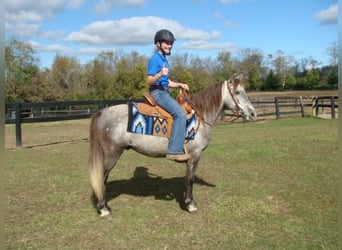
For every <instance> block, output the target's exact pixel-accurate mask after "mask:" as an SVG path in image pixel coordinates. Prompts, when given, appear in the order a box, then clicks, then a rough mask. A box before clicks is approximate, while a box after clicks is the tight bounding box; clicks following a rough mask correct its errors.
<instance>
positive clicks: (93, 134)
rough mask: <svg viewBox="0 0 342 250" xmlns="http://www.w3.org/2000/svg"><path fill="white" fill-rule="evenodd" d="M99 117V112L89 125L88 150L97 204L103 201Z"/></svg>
mask: <svg viewBox="0 0 342 250" xmlns="http://www.w3.org/2000/svg"><path fill="white" fill-rule="evenodd" d="M100 116H101V111H98V112H96V113H95V114H94V115H93V117H92V119H91V123H90V138H89V140H90V148H89V160H88V168H89V175H90V181H91V186H92V188H93V192H94V194H95V196H96V198H97V199H98V201H99V202H102V201H104V170H103V150H102V146H101V143H100V138H99V136H100V135H99V133H98V128H97V121H98V119H99V117H100Z"/></svg>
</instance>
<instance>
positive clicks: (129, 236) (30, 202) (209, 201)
mask: <svg viewBox="0 0 342 250" xmlns="http://www.w3.org/2000/svg"><path fill="white" fill-rule="evenodd" d="M88 126H89V120H80V121H67V122H52V123H39V124H38V123H37V124H24V125H23V148H21V149H15V133H14V126H13V125H6V127H5V137H6V150H5V160H6V164H4V167H3V169H4V176H5V178H4V180H5V184H4V186H5V198H6V199H5V209H6V216H5V226H4V231H5V245H6V247H7V248H8V249H310V250H311V249H337V231H338V229H337V228H338V225H337V192H338V191H337V186H338V185H337V183H338V174H337V172H338V166H337V141H338V140H337V121H336V120H323V119H315V118H294V119H281V120H270V121H263V122H255V123H236V124H227V125H217V126H215V127H214V129H213V138H212V142H211V144H210V145H209V148H208V149H207V150H206V151H205V152H203V154H202V158H201V161H200V164H199V170H198V173H197V174H198V180H197V182H196V184H195V185H194V196H195V199H196V202H197V203H198V208H199V211H198V212H196V213H193V214H190V213H188V212H186V211H184V210H183V209H182V199H183V198H182V197H183V192H184V190H185V187H184V174H185V167H184V165H182V164H176V163H173V162H169V161H167V160H165V159H154V158H147V157H144V156H142V155H139V154H137V153H135V152H133V151H127V152H126V153H125V154H124V155H123V157H122V158H121V159H120V161H119V163H118V165H117V167H116V168H115V169H114V170H113V171H112V172H111V175H110V179H109V184H108V188H107V191H108V193H109V199H108V200H109V201H108V203H109V205H110V206H111V208H112V212H113V216H112V219H110V220H105V219H101V218H100V217H99V215H98V214H97V213H96V211H95V209H94V207H93V205H92V202H91V188H90V184H89V181H88V172H87V157H88V140H87V137H88Z"/></svg>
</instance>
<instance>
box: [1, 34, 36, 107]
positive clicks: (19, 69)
mask: <svg viewBox="0 0 342 250" xmlns="http://www.w3.org/2000/svg"><path fill="white" fill-rule="evenodd" d="M7 44H8V45H6V47H5V100H6V102H15V101H27V98H26V88H27V86H28V85H29V84H30V83H31V80H32V77H34V76H36V75H37V74H38V73H39V67H38V64H39V59H38V58H37V57H36V56H35V51H34V50H33V48H32V47H31V45H30V44H28V43H25V42H22V41H19V40H17V39H15V38H10V39H9V40H8V41H7Z"/></svg>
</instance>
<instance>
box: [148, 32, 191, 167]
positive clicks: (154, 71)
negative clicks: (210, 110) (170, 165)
mask: <svg viewBox="0 0 342 250" xmlns="http://www.w3.org/2000/svg"><path fill="white" fill-rule="evenodd" d="M175 40H176V39H175V38H174V36H173V34H172V32H170V31H169V30H166V29H162V30H159V31H158V32H157V33H156V34H155V36H154V44H155V45H156V48H157V49H156V52H155V53H154V55H153V56H152V57H151V59H150V61H149V63H148V69H147V83H148V85H149V86H150V89H149V91H150V94H151V96H152V97H153V98H154V100H155V101H156V102H157V103H158V104H159V106H161V107H163V108H164V109H165V110H167V111H168V112H169V113H170V114H171V115H172V116H173V119H174V120H173V124H172V132H171V136H170V141H169V145H168V149H167V154H166V159H168V160H175V161H186V160H188V159H190V155H189V154H187V153H184V151H183V144H184V137H185V132H186V118H185V114H184V111H183V110H182V109H181V107H180V106H179V104H178V103H177V102H176V100H175V99H174V98H172V97H171V96H170V92H169V88H178V87H180V88H182V89H184V90H187V91H188V90H189V87H188V85H187V84H184V83H180V82H174V81H172V80H170V79H169V63H168V61H167V59H166V56H167V55H170V54H171V49H172V46H173V42H174V41H175Z"/></svg>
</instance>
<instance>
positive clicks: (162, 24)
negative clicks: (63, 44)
mask: <svg viewBox="0 0 342 250" xmlns="http://www.w3.org/2000/svg"><path fill="white" fill-rule="evenodd" d="M164 28H166V29H169V30H170V31H172V32H173V33H174V35H175V37H176V40H212V39H217V38H219V37H220V33H219V32H218V31H212V32H211V33H209V32H205V31H201V30H195V29H189V28H186V27H183V26H182V25H180V24H179V23H178V22H176V21H173V20H167V19H164V18H160V17H154V16H147V17H131V18H125V19H120V20H110V21H98V22H94V23H91V24H89V25H87V26H84V27H83V28H82V29H81V30H80V31H75V32H72V33H70V34H69V35H68V36H67V37H66V38H65V41H68V42H75V43H79V44H88V45H101V46H103V45H147V44H152V43H153V37H154V34H155V32H156V31H158V30H159V29H164Z"/></svg>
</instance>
